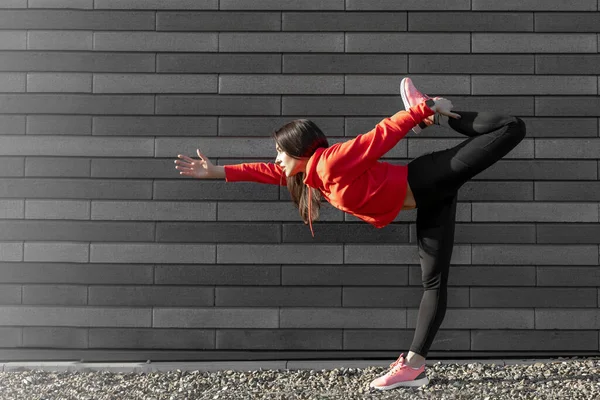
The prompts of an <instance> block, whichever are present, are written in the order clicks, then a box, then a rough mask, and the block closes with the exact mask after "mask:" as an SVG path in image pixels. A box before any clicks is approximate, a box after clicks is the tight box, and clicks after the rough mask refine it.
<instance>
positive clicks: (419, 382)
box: [371, 377, 429, 390]
mask: <svg viewBox="0 0 600 400" xmlns="http://www.w3.org/2000/svg"><path fill="white" fill-rule="evenodd" d="M428 383H429V378H427V377H425V378H421V379H416V380H413V381H404V382H398V383H394V384H393V385H389V386H371V387H372V388H373V389H379V390H390V389H395V388H397V387H418V386H424V385H427V384H428Z"/></svg>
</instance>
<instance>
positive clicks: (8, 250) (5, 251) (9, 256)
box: [0, 243, 23, 261]
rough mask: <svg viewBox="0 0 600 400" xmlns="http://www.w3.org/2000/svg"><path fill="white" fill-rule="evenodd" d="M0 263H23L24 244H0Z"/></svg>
mask: <svg viewBox="0 0 600 400" xmlns="http://www.w3.org/2000/svg"><path fill="white" fill-rule="evenodd" d="M0 261H23V243H0Z"/></svg>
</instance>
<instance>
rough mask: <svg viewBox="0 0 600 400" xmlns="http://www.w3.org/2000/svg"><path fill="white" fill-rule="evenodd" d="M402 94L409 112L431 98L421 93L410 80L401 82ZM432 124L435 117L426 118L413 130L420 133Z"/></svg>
mask: <svg viewBox="0 0 600 400" xmlns="http://www.w3.org/2000/svg"><path fill="white" fill-rule="evenodd" d="M400 94H401V95H402V102H403V103H404V109H405V110H408V109H409V108H411V107H412V106H414V105H417V104H419V103H422V102H424V101H425V100H428V99H430V98H431V97H429V96H427V95H426V94H423V93H421V92H419V91H418V90H417V88H416V87H415V85H413V83H412V80H411V79H410V78H404V79H402V82H400ZM431 124H433V116H430V117H427V118H425V119H424V120H423V121H422V122H420V123H419V125H416V126H415V127H414V128H413V129H412V130H413V132H414V133H419V132H421V130H422V129H425V128H427V127H428V126H429V125H431Z"/></svg>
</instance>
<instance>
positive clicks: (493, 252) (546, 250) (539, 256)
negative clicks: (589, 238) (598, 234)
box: [472, 244, 598, 265]
mask: <svg viewBox="0 0 600 400" xmlns="http://www.w3.org/2000/svg"><path fill="white" fill-rule="evenodd" d="M472 263H473V264H496V265H506V264H516V263H517V264H524V265H525V264H526V265H532V264H533V265H568V264H580V265H597V264H598V246H583V245H581V246H575V245H573V246H558V245H554V246H548V245H518V244H512V245H506V246H504V245H483V244H474V245H473V246H472Z"/></svg>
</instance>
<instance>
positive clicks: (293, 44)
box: [170, 32, 344, 53]
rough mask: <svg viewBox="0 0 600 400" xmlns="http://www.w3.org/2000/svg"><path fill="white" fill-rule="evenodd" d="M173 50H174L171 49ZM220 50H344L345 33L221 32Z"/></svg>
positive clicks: (270, 51) (266, 51)
mask: <svg viewBox="0 0 600 400" xmlns="http://www.w3.org/2000/svg"><path fill="white" fill-rule="evenodd" d="M170 51H172V50H170ZM218 51H220V52H238V53H240V52H244V53H245V52H264V53H273V52H325V53H326V52H343V51H344V33H292V32H278V33H256V32H248V33H228V32H222V33H219V49H218Z"/></svg>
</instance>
